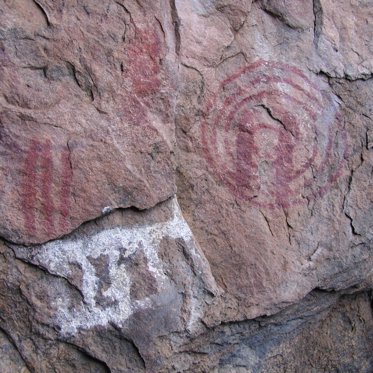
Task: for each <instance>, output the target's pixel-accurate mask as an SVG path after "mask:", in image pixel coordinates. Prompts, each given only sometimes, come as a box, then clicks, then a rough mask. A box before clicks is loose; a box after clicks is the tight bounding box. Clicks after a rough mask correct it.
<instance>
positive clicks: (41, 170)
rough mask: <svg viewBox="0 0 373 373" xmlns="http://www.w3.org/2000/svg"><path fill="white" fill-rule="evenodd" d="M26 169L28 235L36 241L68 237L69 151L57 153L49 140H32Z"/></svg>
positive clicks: (24, 192) (24, 199)
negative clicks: (62, 235)
mask: <svg viewBox="0 0 373 373" xmlns="http://www.w3.org/2000/svg"><path fill="white" fill-rule="evenodd" d="M58 157H60V162H59V163H58V162H56V164H59V166H60V167H58V168H56V164H55V161H56V159H58ZM24 167H25V168H24V170H25V172H24V182H23V190H22V195H23V204H24V226H25V230H26V232H27V233H28V234H29V235H31V236H33V237H37V236H38V235H43V236H44V235H45V234H46V235H47V237H48V238H52V237H53V236H55V235H56V234H61V233H66V232H67V231H68V229H69V228H70V226H69V210H70V193H71V190H70V189H71V179H72V172H71V166H70V160H69V150H68V149H62V150H60V149H58V151H55V149H53V147H52V142H51V141H50V140H49V139H45V140H38V139H32V140H31V143H30V147H29V150H28V151H27V153H26V157H25V166H24ZM58 183H60V185H58ZM57 209H58V210H57ZM56 218H58V220H56Z"/></svg>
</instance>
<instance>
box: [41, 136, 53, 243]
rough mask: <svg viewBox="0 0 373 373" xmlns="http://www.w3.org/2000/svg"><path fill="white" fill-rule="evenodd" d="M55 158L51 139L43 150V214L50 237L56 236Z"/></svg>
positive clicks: (46, 142) (46, 141)
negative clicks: (54, 220)
mask: <svg viewBox="0 0 373 373" xmlns="http://www.w3.org/2000/svg"><path fill="white" fill-rule="evenodd" d="M52 175H53V157H52V144H51V141H50V140H49V139H47V140H45V143H44V146H43V148H42V179H41V180H42V185H41V192H42V196H41V200H42V212H43V215H44V218H45V222H46V226H45V228H46V231H47V233H48V235H49V236H51V235H53V234H54V223H53V213H54V205H53V199H52V193H51V192H52V181H53V180H52V179H53V176H52Z"/></svg>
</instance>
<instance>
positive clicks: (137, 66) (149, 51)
mask: <svg viewBox="0 0 373 373" xmlns="http://www.w3.org/2000/svg"><path fill="white" fill-rule="evenodd" d="M160 56H161V40H160V38H159V37H158V35H157V34H156V33H155V32H154V31H153V30H152V29H145V30H140V29H136V37H135V39H134V40H133V41H132V42H131V43H130V44H129V47H128V50H127V61H126V66H125V70H126V71H127V74H128V76H129V77H130V79H131V80H132V86H131V94H132V95H133V94H135V95H137V96H138V97H144V96H148V95H149V94H151V93H154V92H157V91H158V90H159V87H160V85H161V80H160V79H159V73H160V66H159V62H160V58H161V57H160Z"/></svg>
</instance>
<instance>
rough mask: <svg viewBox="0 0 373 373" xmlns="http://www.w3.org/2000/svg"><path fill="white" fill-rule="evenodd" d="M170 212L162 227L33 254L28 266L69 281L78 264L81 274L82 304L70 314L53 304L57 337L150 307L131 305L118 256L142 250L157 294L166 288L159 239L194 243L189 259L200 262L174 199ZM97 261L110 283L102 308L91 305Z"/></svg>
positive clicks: (108, 233)
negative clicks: (42, 268)
mask: <svg viewBox="0 0 373 373" xmlns="http://www.w3.org/2000/svg"><path fill="white" fill-rule="evenodd" d="M172 209H173V217H172V219H170V220H168V221H166V222H162V223H155V224H151V225H138V226H135V227H131V228H126V227H117V228H111V229H107V230H103V231H101V232H98V233H96V234H94V235H92V236H88V237H83V238H81V239H70V238H66V239H61V240H56V241H52V242H48V243H46V244H44V245H41V246H39V247H38V248H37V253H36V254H35V255H34V256H33V261H36V262H38V263H40V264H41V265H43V266H45V267H46V268H47V269H48V270H49V271H50V272H51V273H54V274H56V275H58V276H62V277H66V278H69V277H71V276H72V273H71V265H74V264H75V265H76V264H78V265H79V266H80V267H81V268H82V276H83V281H82V282H83V284H82V287H81V291H82V294H83V297H84V303H82V304H81V305H80V306H79V309H71V307H69V304H68V303H69V302H67V301H66V299H60V298H59V299H58V298H56V299H55V300H54V305H55V306H57V308H58V312H57V314H56V320H55V322H56V324H57V325H59V327H60V328H61V334H63V335H71V334H75V333H76V331H77V330H78V329H90V328H92V327H95V326H105V325H107V324H108V323H109V322H111V323H115V324H118V325H121V324H122V323H123V322H124V321H125V320H126V319H127V318H128V317H129V316H130V315H131V314H132V313H133V312H134V311H135V310H137V309H139V308H149V307H151V306H152V299H151V298H150V297H146V298H143V299H140V300H136V301H133V300H131V298H130V287H131V278H130V276H129V274H128V273H127V270H126V266H125V264H121V265H118V261H119V259H120V256H122V257H128V256H129V255H131V254H133V253H135V251H136V250H138V249H139V247H141V249H143V252H144V255H145V257H146V259H147V262H148V269H149V271H150V272H151V273H152V274H153V276H154V277H155V279H156V282H157V288H158V290H159V291H162V290H163V291H164V290H166V289H167V288H168V287H170V286H171V284H170V281H169V279H168V278H167V276H166V275H165V273H164V270H163V266H162V262H161V260H160V259H159V257H158V247H159V244H160V242H161V240H162V239H163V238H164V237H170V238H172V239H177V238H182V239H183V240H184V241H186V242H189V243H190V242H193V244H192V245H190V246H192V252H191V254H192V256H193V257H198V259H199V260H201V259H200V258H199V255H198V254H197V252H196V250H195V248H194V241H193V235H192V232H191V230H190V228H189V226H188V224H187V223H186V221H185V220H184V218H183V217H182V215H181V210H180V207H179V205H178V203H177V200H176V198H174V199H173V201H172ZM102 255H105V256H106V257H107V260H108V273H109V278H110V286H109V287H108V288H107V290H105V291H104V292H103V293H102V294H103V295H104V296H105V297H107V298H109V299H110V301H112V302H111V303H110V304H109V305H108V306H107V307H106V308H103V307H102V306H99V305H97V304H96V300H95V297H96V295H97V294H98V292H99V280H100V278H99V276H98V275H97V274H96V270H95V267H94V266H93V265H92V263H91V262H90V261H89V259H88V258H90V259H91V260H92V258H93V259H97V258H99V257H100V256H102ZM73 270H74V269H73ZM75 270H76V269H75Z"/></svg>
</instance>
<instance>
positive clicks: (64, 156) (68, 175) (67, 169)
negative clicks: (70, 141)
mask: <svg viewBox="0 0 373 373" xmlns="http://www.w3.org/2000/svg"><path fill="white" fill-rule="evenodd" d="M61 165H62V174H61V194H60V222H59V227H60V229H61V230H62V231H63V232H65V233H66V232H67V231H68V230H69V229H70V221H69V210H70V193H71V181H72V169H71V164H70V151H69V149H65V150H63V151H62V153H61Z"/></svg>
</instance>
